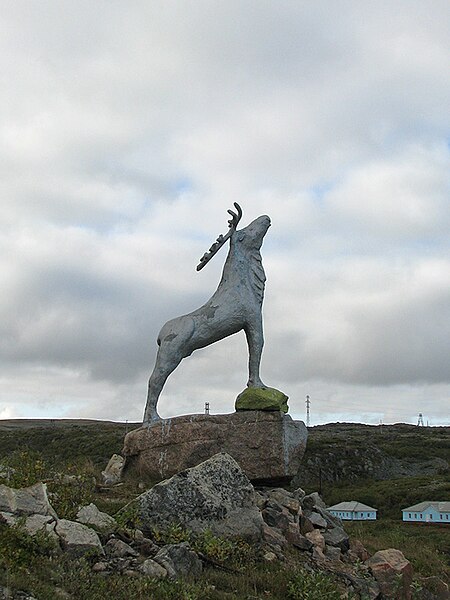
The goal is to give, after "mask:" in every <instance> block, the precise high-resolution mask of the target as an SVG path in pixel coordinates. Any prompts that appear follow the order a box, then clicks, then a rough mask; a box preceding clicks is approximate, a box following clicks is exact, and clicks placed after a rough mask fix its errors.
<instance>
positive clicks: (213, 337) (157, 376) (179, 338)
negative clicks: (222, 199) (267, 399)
mask: <svg viewBox="0 0 450 600" xmlns="http://www.w3.org/2000/svg"><path fill="white" fill-rule="evenodd" d="M234 207H235V209H236V212H234V211H232V210H229V211H228V213H229V214H230V215H231V219H230V220H229V221H228V226H229V231H228V233H227V234H226V235H225V236H223V235H220V236H219V237H218V238H217V241H216V242H215V243H214V244H213V245H212V246H211V248H210V249H209V251H208V252H207V253H206V254H204V255H203V257H202V258H201V259H200V263H199V265H198V266H197V271H199V270H200V269H202V268H203V267H204V266H205V265H206V263H207V262H208V261H209V260H210V259H211V258H212V257H213V256H214V255H215V254H216V252H217V251H218V250H219V249H220V248H221V247H222V246H223V245H224V244H225V242H226V241H227V240H230V249H229V251H228V256H227V259H226V261H225V265H224V268H223V272H222V279H221V280H220V283H219V286H218V288H217V290H216V292H215V293H214V295H213V296H212V297H211V298H210V299H209V300H208V302H206V304H204V305H203V306H201V307H200V308H198V309H197V310H194V311H193V312H191V313H189V314H187V315H182V316H181V317H177V318H175V319H172V320H170V321H168V322H167V323H166V324H165V325H164V326H163V328H162V329H161V331H160V333H159V335H158V346H159V349H158V354H157V357H156V363H155V366H154V369H153V372H152V374H151V376H150V380H149V383H148V396H147V405H146V407H145V413H144V424H149V423H151V422H155V421H158V420H159V419H160V417H159V415H158V413H157V410H156V405H157V403H158V398H159V395H160V394H161V391H162V388H163V386H164V384H165V382H166V380H167V378H168V377H169V375H170V374H171V373H172V372H173V371H174V370H175V369H176V367H177V366H178V365H179V364H180V362H181V361H182V360H183V358H186V357H187V356H190V355H191V354H192V352H194V350H198V349H199V348H204V347H205V346H209V345H210V344H213V343H214V342H217V341H219V340H221V339H223V338H225V337H228V336H229V335H232V334H233V333H237V332H238V331H241V330H242V329H243V330H244V331H245V335H246V337H247V343H248V350H249V361H248V370H249V378H248V382H247V387H265V385H264V384H263V382H262V381H261V379H260V377H259V365H260V362H261V353H262V349H263V344H264V338H263V326H262V303H263V298H264V284H265V280H266V276H265V273H264V269H263V266H262V260H261V254H260V252H259V250H260V248H261V245H262V242H263V238H264V236H265V235H266V233H267V230H268V229H269V227H270V218H269V217H268V216H267V215H263V216H261V217H258V218H257V219H255V220H254V221H253V222H252V223H250V225H247V227H245V228H244V229H240V230H237V225H238V223H239V221H240V219H241V217H242V209H241V207H240V206H239V204H237V203H236V202H235V203H234Z"/></svg>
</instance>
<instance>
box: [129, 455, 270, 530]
mask: <svg viewBox="0 0 450 600" xmlns="http://www.w3.org/2000/svg"><path fill="white" fill-rule="evenodd" d="M130 508H131V509H132V510H134V511H135V512H136V513H137V516H138V520H139V522H140V525H141V527H143V528H144V529H152V528H153V527H160V528H161V527H167V526H169V525H170V524H172V523H179V524H181V525H182V526H184V527H186V528H187V529H189V530H191V531H194V532H201V531H204V530H205V529H210V530H211V531H212V532H213V533H214V534H215V535H219V536H223V537H242V538H245V539H248V540H252V541H258V540H260V539H261V538H262V529H263V520H262V517H261V513H260V511H259V509H258V506H257V504H256V497H255V491H254V488H253V486H252V484H251V483H250V481H249V480H248V478H247V476H246V475H245V473H244V472H243V471H242V469H241V468H240V466H239V465H238V463H237V462H236V461H235V460H234V459H233V458H232V457H231V456H230V455H228V454H225V453H220V454H216V455H215V456H213V457H212V458H210V459H209V460H207V461H205V462H203V463H201V464H200V465H197V466H196V467H193V468H192V469H187V470H185V471H182V472H181V473H178V474H177V475H174V476H173V477H171V478H170V479H167V480H166V481H162V482H161V483H158V484H157V485H155V486H154V487H153V488H152V489H150V490H148V491H147V492H144V493H143V494H141V495H140V496H139V497H138V498H137V499H136V500H134V501H133V502H132V503H131V505H128V506H127V507H125V508H124V509H123V510H124V511H127V510H129V509H130Z"/></svg>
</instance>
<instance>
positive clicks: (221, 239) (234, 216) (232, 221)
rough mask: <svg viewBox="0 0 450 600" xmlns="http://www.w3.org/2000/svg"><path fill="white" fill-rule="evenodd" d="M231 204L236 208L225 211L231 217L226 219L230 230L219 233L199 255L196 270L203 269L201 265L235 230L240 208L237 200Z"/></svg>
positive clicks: (239, 216) (240, 214)
mask: <svg viewBox="0 0 450 600" xmlns="http://www.w3.org/2000/svg"><path fill="white" fill-rule="evenodd" d="M233 205H234V207H235V209H236V212H234V211H232V210H228V211H227V212H228V214H230V215H231V219H229V221H228V227H229V228H230V230H229V231H228V233H227V234H226V235H222V234H220V235H219V237H218V238H217V240H216V241H215V242H214V244H213V245H212V246H211V248H210V249H209V250H208V252H205V254H204V255H203V256H202V257H201V259H200V262H199V264H198V265H197V271H200V269H203V267H204V266H205V265H206V263H207V262H209V261H210V260H211V258H212V257H213V256H214V254H216V253H217V252H218V251H219V250H220V248H222V246H223V245H224V244H225V242H226V241H227V240H229V239H230V237H231V236H232V235H233V233H234V232H235V231H236V227H237V225H238V223H239V221H240V220H241V217H242V208H241V207H240V206H239V204H238V203H237V202H233Z"/></svg>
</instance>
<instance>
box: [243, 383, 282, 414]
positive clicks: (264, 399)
mask: <svg viewBox="0 0 450 600" xmlns="http://www.w3.org/2000/svg"><path fill="white" fill-rule="evenodd" d="M287 401H288V396H286V394H283V392H280V390H277V389H275V388H269V387H264V388H253V387H249V388H246V389H245V390H244V391H243V392H241V393H240V394H239V396H238V397H237V398H236V403H235V409H236V410H269V411H272V410H274V411H277V410H279V411H281V412H284V413H287V412H288V410H289V409H288V404H287Z"/></svg>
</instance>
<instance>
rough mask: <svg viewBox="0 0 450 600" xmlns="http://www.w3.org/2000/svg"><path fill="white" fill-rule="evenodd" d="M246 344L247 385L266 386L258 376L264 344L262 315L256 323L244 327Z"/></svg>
mask: <svg viewBox="0 0 450 600" xmlns="http://www.w3.org/2000/svg"><path fill="white" fill-rule="evenodd" d="M245 335H246V337H247V344H248V382H247V387H259V388H260V387H266V386H265V385H264V383H263V382H262V381H261V378H260V376H259V365H260V363H261V354H262V350H263V346H264V336H263V328H262V317H260V318H259V319H258V320H257V322H256V323H252V324H250V325H248V326H247V327H245Z"/></svg>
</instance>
